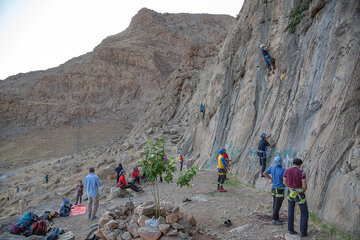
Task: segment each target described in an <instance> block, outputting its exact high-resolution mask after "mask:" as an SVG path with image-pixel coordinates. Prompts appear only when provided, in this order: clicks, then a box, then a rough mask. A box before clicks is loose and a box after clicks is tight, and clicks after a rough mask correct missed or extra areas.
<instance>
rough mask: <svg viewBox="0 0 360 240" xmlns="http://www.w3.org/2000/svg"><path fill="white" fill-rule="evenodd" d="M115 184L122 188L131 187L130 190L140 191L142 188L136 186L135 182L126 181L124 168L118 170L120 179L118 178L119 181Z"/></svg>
mask: <svg viewBox="0 0 360 240" xmlns="http://www.w3.org/2000/svg"><path fill="white" fill-rule="evenodd" d="M117 186H118V187H119V188H122V189H127V188H131V190H133V191H134V192H140V191H141V190H142V189H141V188H140V187H137V186H136V185H135V184H133V183H131V182H129V183H127V182H126V179H125V170H121V171H120V179H119V183H118V184H117Z"/></svg>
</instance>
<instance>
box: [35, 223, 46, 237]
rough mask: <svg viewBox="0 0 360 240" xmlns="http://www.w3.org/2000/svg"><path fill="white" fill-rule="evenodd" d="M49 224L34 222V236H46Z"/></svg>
mask: <svg viewBox="0 0 360 240" xmlns="http://www.w3.org/2000/svg"><path fill="white" fill-rule="evenodd" d="M47 227H48V225H47V222H46V221H45V220H39V221H37V222H34V223H33V225H32V226H31V234H32V235H39V236H46V233H47Z"/></svg>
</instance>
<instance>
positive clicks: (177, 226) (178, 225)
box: [171, 222, 184, 230]
mask: <svg viewBox="0 0 360 240" xmlns="http://www.w3.org/2000/svg"><path fill="white" fill-rule="evenodd" d="M171 226H172V227H173V228H174V229H177V230H180V229H184V226H183V225H181V224H179V223H177V222H176V223H174V224H172V225H171Z"/></svg>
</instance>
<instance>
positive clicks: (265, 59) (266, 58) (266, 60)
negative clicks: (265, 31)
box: [260, 44, 275, 76]
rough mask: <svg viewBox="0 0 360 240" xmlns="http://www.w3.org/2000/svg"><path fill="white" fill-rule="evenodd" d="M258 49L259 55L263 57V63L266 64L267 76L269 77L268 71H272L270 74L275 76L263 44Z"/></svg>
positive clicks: (272, 65)
mask: <svg viewBox="0 0 360 240" xmlns="http://www.w3.org/2000/svg"><path fill="white" fill-rule="evenodd" d="M260 48H261V53H262V55H263V56H264V61H265V62H266V68H267V74H268V75H269V76H270V71H272V73H273V74H275V72H274V64H273V62H272V59H271V57H270V54H269V53H268V51H267V47H266V46H265V44H260Z"/></svg>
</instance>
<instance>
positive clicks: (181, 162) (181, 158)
mask: <svg viewBox="0 0 360 240" xmlns="http://www.w3.org/2000/svg"><path fill="white" fill-rule="evenodd" d="M183 165H184V159H183V157H182V156H181V154H180V171H182V168H183Z"/></svg>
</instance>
